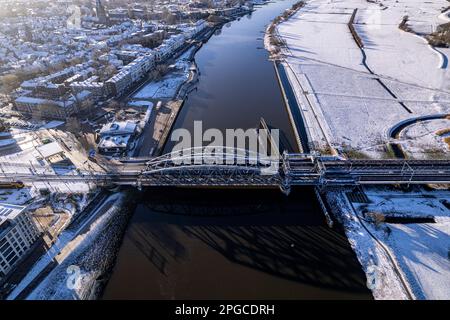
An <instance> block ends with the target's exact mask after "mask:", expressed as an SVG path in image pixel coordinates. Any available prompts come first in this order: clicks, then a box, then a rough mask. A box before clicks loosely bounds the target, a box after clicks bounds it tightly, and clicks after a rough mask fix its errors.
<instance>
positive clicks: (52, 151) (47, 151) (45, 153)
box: [36, 141, 64, 158]
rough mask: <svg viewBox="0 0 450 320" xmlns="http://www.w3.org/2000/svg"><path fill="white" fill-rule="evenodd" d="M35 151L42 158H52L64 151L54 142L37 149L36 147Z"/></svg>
mask: <svg viewBox="0 0 450 320" xmlns="http://www.w3.org/2000/svg"><path fill="white" fill-rule="evenodd" d="M36 149H37V150H38V151H39V153H40V154H41V155H42V157H44V158H49V157H52V156H54V155H57V154H59V153H62V152H64V150H63V149H62V148H61V146H60V145H59V143H58V142H56V141H54V142H50V143H47V144H44V145H42V146H38V147H36Z"/></svg>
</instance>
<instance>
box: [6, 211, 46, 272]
mask: <svg viewBox="0 0 450 320" xmlns="http://www.w3.org/2000/svg"><path fill="white" fill-rule="evenodd" d="M24 208H25V207H23V206H17V205H12V204H0V280H1V279H2V278H3V277H4V276H5V275H6V274H8V272H9V271H11V270H12V268H13V267H14V266H16V265H17V263H18V262H19V261H20V259H21V258H23V257H25V256H26V254H27V253H28V252H29V249H30V248H31V246H32V245H33V243H34V242H35V241H36V240H37V239H38V238H39V236H40V233H41V232H40V230H39V228H38V227H37V226H36V224H35V223H34V222H33V220H32V219H31V217H30V216H29V215H28V214H27V213H26V212H24Z"/></svg>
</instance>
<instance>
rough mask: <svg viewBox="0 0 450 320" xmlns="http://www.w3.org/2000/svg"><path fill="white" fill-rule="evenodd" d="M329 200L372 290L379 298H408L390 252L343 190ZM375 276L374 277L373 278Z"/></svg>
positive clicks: (332, 193) (331, 193)
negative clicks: (364, 225) (360, 216)
mask: <svg viewBox="0 0 450 320" xmlns="http://www.w3.org/2000/svg"><path fill="white" fill-rule="evenodd" d="M326 197H327V200H328V202H329V203H330V205H331V207H332V208H333V213H334V215H335V216H336V217H337V219H338V220H339V221H340V222H341V224H342V225H343V226H344V230H345V234H346V236H347V238H348V241H349V243H350V245H351V247H352V249H353V250H354V251H355V253H356V256H357V258H358V261H359V262H360V263H361V266H362V268H363V270H364V272H365V273H366V275H367V278H368V281H367V282H368V283H372V285H371V286H370V289H371V290H372V294H373V296H374V298H375V299H377V300H394V299H395V300H405V299H407V298H408V295H407V293H406V291H405V289H404V288H403V286H402V284H401V282H400V279H399V278H398V276H397V275H396V274H395V272H394V267H393V265H392V263H391V261H390V260H389V258H388V256H387V254H386V252H384V251H383V249H382V248H381V247H380V246H379V245H378V244H377V242H376V241H375V240H374V239H373V238H372V237H371V236H370V234H369V233H368V232H367V231H366V229H364V227H363V226H362V225H361V223H360V222H359V220H358V218H357V217H356V213H355V212H354V210H353V209H352V206H351V204H350V202H349V201H348V199H347V197H346V196H345V194H344V192H343V191H342V190H341V191H330V192H327V194H326ZM371 279H372V280H371Z"/></svg>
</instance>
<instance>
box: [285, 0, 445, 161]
mask: <svg viewBox="0 0 450 320" xmlns="http://www.w3.org/2000/svg"><path fill="white" fill-rule="evenodd" d="M446 6H448V2H447V1H444V0H437V1H433V2H426V3H419V2H417V3H410V2H398V1H391V0H380V1H377V3H372V2H368V1H366V0H346V1H339V2H335V1H332V2H330V1H326V0H308V1H306V4H305V6H304V7H303V8H301V9H300V10H299V11H298V12H297V13H295V14H294V15H293V16H292V17H291V18H290V19H288V20H287V21H285V22H282V23H281V24H280V25H279V26H278V28H277V29H278V33H279V35H280V37H281V39H282V40H283V42H284V44H285V45H283V46H281V48H282V53H283V55H282V58H281V60H282V62H283V65H284V66H285V68H286V72H287V74H288V76H289V79H290V82H291V84H292V86H293V88H294V91H295V93H296V98H297V100H298V102H299V104H300V105H301V108H302V111H303V114H304V115H305V121H306V122H307V125H308V127H309V128H310V131H311V134H312V136H313V142H314V144H315V146H316V148H317V149H319V150H325V149H327V148H328V145H331V146H332V147H333V148H335V149H337V150H338V151H344V152H345V151H350V150H351V151H353V155H355V154H357V153H358V155H359V156H369V157H384V156H386V152H387V150H386V144H387V143H388V142H390V141H391V138H390V137H389V135H388V132H389V130H390V129H391V128H392V127H393V126H395V125H396V124H397V123H399V122H401V121H404V120H406V119H409V118H413V117H417V116H421V115H430V114H442V113H443V114H446V113H450V85H449V84H450V81H449V79H450V77H449V76H450V74H449V72H448V68H447V66H446V64H443V63H442V61H443V59H444V60H446V59H447V58H448V54H449V53H450V51H449V49H446V48H439V52H437V51H436V50H435V49H434V48H432V47H431V46H429V45H428V43H427V42H426V40H425V39H424V38H422V37H420V36H418V35H417V34H413V33H411V32H405V31H403V30H401V29H400V28H399V24H400V22H401V21H402V19H403V17H405V16H408V17H409V20H408V27H409V28H411V29H412V30H413V31H414V32H416V33H418V34H424V33H426V32H428V33H430V32H432V31H433V30H434V29H435V28H436V27H437V25H439V24H440V23H443V22H445V21H443V19H442V18H439V17H440V16H441V10H442V8H443V7H446ZM355 10H356V11H355ZM352 16H353V18H352ZM349 23H350V24H352V25H353V28H354V30H355V31H356V34H357V37H359V39H360V40H361V42H362V46H363V47H362V48H360V46H358V43H357V41H356V39H355V37H354V36H353V35H352V33H351V30H350V28H349ZM419 57H420V63H419V62H418V61H417V60H418V59H419ZM449 124H450V123H446V124H443V127H442V125H440V127H439V129H444V128H446V127H448V125H449ZM441 127H442V128H441ZM434 141H435V139H433V138H430V139H425V140H424V139H422V140H421V141H418V142H417V144H420V148H421V149H422V150H423V151H422V157H426V155H427V154H430V153H432V152H431V151H432V150H435V149H437V148H442V147H444V148H445V150H442V151H443V154H444V155H445V152H446V151H448V149H447V147H446V146H445V145H442V144H435V143H434ZM400 143H404V144H405V148H406V149H408V147H411V148H414V146H413V145H412V144H413V143H414V141H409V140H408V141H400ZM415 147H416V148H417V147H418V146H417V145H416V146H415ZM415 151H417V150H415ZM415 153H416V154H417V152H415ZM447 153H448V152H447ZM433 154H434V153H433ZM418 156H420V155H418Z"/></svg>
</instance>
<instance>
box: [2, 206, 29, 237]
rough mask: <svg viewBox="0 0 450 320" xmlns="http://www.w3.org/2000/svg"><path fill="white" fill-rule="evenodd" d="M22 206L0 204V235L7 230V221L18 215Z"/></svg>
mask: <svg viewBox="0 0 450 320" xmlns="http://www.w3.org/2000/svg"><path fill="white" fill-rule="evenodd" d="M24 208H25V207H24V206H18V205H15V204H8V203H0V235H1V234H2V233H3V232H4V231H5V230H6V229H7V228H8V224H7V223H5V222H6V221H7V220H14V218H15V217H17V215H18V214H20V213H21V212H22V211H23V209H24Z"/></svg>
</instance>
